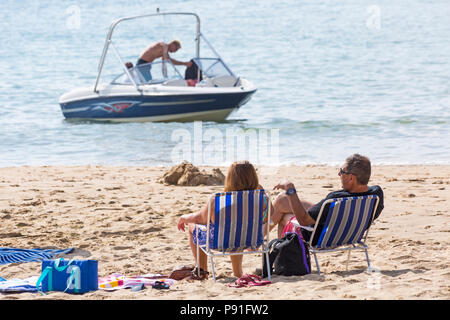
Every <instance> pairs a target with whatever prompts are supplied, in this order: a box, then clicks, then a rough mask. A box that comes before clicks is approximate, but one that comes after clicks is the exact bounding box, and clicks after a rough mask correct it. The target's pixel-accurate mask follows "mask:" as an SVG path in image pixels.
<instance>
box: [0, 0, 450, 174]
mask: <svg viewBox="0 0 450 320" xmlns="http://www.w3.org/2000/svg"><path fill="white" fill-rule="evenodd" d="M157 7H159V8H160V9H161V11H166V12H167V11H194V12H196V13H197V14H198V15H199V16H200V18H201V22H202V32H203V33H204V34H205V36H206V37H207V38H208V39H209V40H210V41H211V43H212V44H213V45H214V47H215V49H216V50H217V51H218V52H219V53H220V55H221V56H222V57H223V59H224V60H225V61H226V62H227V63H228V64H229V66H230V67H231V68H232V70H233V71H234V72H235V73H237V74H238V75H241V76H243V77H245V78H247V79H248V80H250V81H251V82H252V83H254V84H255V85H256V86H257V87H258V91H257V92H256V94H255V95H254V96H253V98H252V99H251V100H250V101H249V102H248V103H247V104H246V105H244V106H243V107H241V108H240V109H239V110H237V111H235V112H233V113H232V115H231V116H230V118H229V119H228V121H225V122H223V123H203V127H202V128H203V129H204V132H208V129H217V130H219V132H220V133H221V135H223V136H224V137H225V136H226V132H227V129H228V130H230V129H233V130H234V129H235V130H239V129H243V130H247V131H246V132H249V131H248V130H250V132H253V131H251V130H256V131H255V132H260V131H261V130H270V129H276V130H278V131H277V132H278V133H279V139H278V140H276V143H277V146H276V147H278V148H277V149H276V150H278V153H279V156H278V162H277V163H297V164H303V163H339V162H341V161H342V160H343V159H344V158H345V157H346V156H347V155H349V154H351V153H355V152H359V153H363V154H365V155H367V156H369V157H370V158H371V159H372V161H373V162H374V163H450V143H449V141H450V125H449V123H450V108H449V107H450V86H449V83H450V24H449V23H448V10H449V4H448V3H447V2H445V1H437V0H436V1H426V2H423V1H418V0H416V1H406V0H404V1H395V2H394V3H392V2H390V1H377V2H371V1H356V0H355V1H345V2H336V1H325V0H321V1H305V2H298V1H294V0H285V1H277V2H272V1H260V2H254V1H248V2H242V1H220V2H217V3H216V4H215V5H210V3H209V2H198V1H195V2H194V1H170V2H167V1H153V2H149V1H143V0H128V1H118V0H115V1H108V2H92V1H87V0H79V1H67V2H66V1H56V0H53V1H52V0H49V1H45V2H43V1H31V0H27V1H12V0H7V1H2V2H1V3H0V41H1V42H0V43H2V46H0V59H1V62H2V63H1V67H0V68H1V70H2V72H1V80H0V98H1V99H2V108H1V111H0V139H1V140H0V153H1V157H0V166H3V167H5V166H17V165H50V164H59V165H68V164H88V163H90V164H96V163H98V164H108V165H170V164H172V158H171V156H172V153H173V151H174V148H176V147H177V146H179V141H174V139H173V134H174V132H176V130H185V131H187V132H189V134H190V135H191V136H192V137H193V136H194V129H195V128H194V123H184V124H183V123H124V124H102V123H94V122H69V121H66V120H64V117H63V115H62V113H61V111H60V107H59V105H58V99H59V97H60V96H61V95H62V94H63V93H65V92H67V91H69V90H71V89H73V88H76V87H81V86H89V85H93V84H94V82H95V78H96V76H97V65H98V62H99V58H100V55H101V51H102V48H103V45H104V41H105V36H106V33H107V30H108V27H109V25H110V23H111V22H112V21H113V20H115V19H117V18H119V17H122V16H129V15H137V14H143V13H148V12H149V13H153V12H155V11H156V8H157ZM172 27H173V28H172ZM194 27H195V26H194V23H193V22H192V23H191V22H189V21H188V20H185V19H181V20H179V19H176V18H165V19H155V21H151V22H149V23H148V25H147V24H145V25H139V26H133V25H131V24H130V25H129V26H128V24H127V25H126V26H125V25H124V26H123V28H121V29H120V30H118V33H117V35H115V36H114V41H115V42H116V43H117V45H118V48H119V50H120V51H121V53H123V55H124V57H125V58H126V59H127V60H129V61H133V62H134V61H135V60H136V59H137V57H138V55H139V54H140V52H141V51H142V49H143V48H144V47H145V46H146V45H148V44H149V43H151V42H153V41H161V40H162V41H166V42H168V41H170V40H172V39H173V38H179V39H181V40H182V43H183V48H182V50H180V51H179V52H177V53H176V54H175V55H173V57H174V58H175V59H177V60H184V61H186V60H190V59H191V58H192V57H193V55H194V51H195V46H194V33H193V31H194V29H195V28H194ZM144 30H145V31H144ZM107 64H108V67H110V68H109V69H108V72H105V75H106V77H105V80H107V77H108V76H113V75H115V74H117V72H120V68H119V67H118V66H117V63H116V61H115V60H113V59H112V61H108V62H107ZM258 130H260V131H258ZM209 132H211V131H209ZM203 140H204V141H203V142H201V145H202V146H203V148H202V150H204V149H207V148H206V147H207V146H209V145H210V144H211V142H210V141H207V137H205V136H204V137H203ZM224 141H225V139H224ZM269 143H270V141H269ZM194 146H195V142H194V141H193V142H192V147H194ZM207 150H210V149H207ZM211 150H212V149H211ZM274 150H275V149H274ZM192 154H194V153H192ZM242 157H246V155H245V154H244V155H242ZM217 159H219V158H217ZM223 160H224V162H226V161H225V160H226V159H225V158H224V159H223ZM218 161H219V160H218ZM258 161H259V162H260V163H258V164H268V163H264V159H259V160H258ZM219 162H220V161H219ZM217 164H220V163H217ZM270 164H274V163H270Z"/></svg>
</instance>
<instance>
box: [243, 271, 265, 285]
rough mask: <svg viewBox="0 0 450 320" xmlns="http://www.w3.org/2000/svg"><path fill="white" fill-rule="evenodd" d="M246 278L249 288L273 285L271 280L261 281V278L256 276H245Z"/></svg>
mask: <svg viewBox="0 0 450 320" xmlns="http://www.w3.org/2000/svg"><path fill="white" fill-rule="evenodd" d="M244 277H246V278H247V279H248V280H247V281H248V285H249V286H265V285H267V284H271V283H272V281H270V280H261V277H260V276H257V275H256V274H248V273H247V274H245V275H244Z"/></svg>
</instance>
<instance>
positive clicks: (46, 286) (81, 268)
mask: <svg viewBox="0 0 450 320" xmlns="http://www.w3.org/2000/svg"><path fill="white" fill-rule="evenodd" d="M41 283H42V288H41V290H40V291H42V292H47V291H63V292H67V293H85V292H89V291H95V290H97V289H98V262H97V261H96V260H64V259H62V258H60V259H56V260H43V261H42V274H41V276H40V277H39V279H38V281H37V283H36V287H37V288H38V290H39V285H40V284H41Z"/></svg>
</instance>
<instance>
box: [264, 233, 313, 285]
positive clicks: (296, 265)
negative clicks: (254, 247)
mask: <svg viewBox="0 0 450 320" xmlns="http://www.w3.org/2000/svg"><path fill="white" fill-rule="evenodd" d="M265 258H266V257H265V255H263V277H264V278H265V277H267V264H266V259H265ZM269 265H270V272H271V273H273V274H278V275H283V276H302V275H305V274H309V273H311V260H310V256H309V249H308V246H307V245H306V244H305V243H303V240H302V239H301V238H300V236H299V235H298V234H296V233H286V235H285V236H284V237H283V238H281V239H274V240H272V241H270V242H269Z"/></svg>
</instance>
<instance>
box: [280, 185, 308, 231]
mask: <svg viewBox="0 0 450 320" xmlns="http://www.w3.org/2000/svg"><path fill="white" fill-rule="evenodd" d="M289 188H295V186H294V184H293V183H291V182H289V181H286V182H283V183H280V184H278V185H276V186H275V187H274V189H283V190H287V189H289ZM286 196H287V198H288V200H289V204H290V206H291V209H292V212H293V213H294V215H295V217H296V218H297V221H298V222H299V223H300V224H301V225H302V226H309V225H311V224H314V223H315V222H316V221H315V220H314V219H313V218H312V217H311V216H310V215H309V214H308V212H306V210H305V208H304V207H303V205H302V202H301V201H300V199H299V198H298V195H297V193H294V194H292V195H286Z"/></svg>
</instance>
